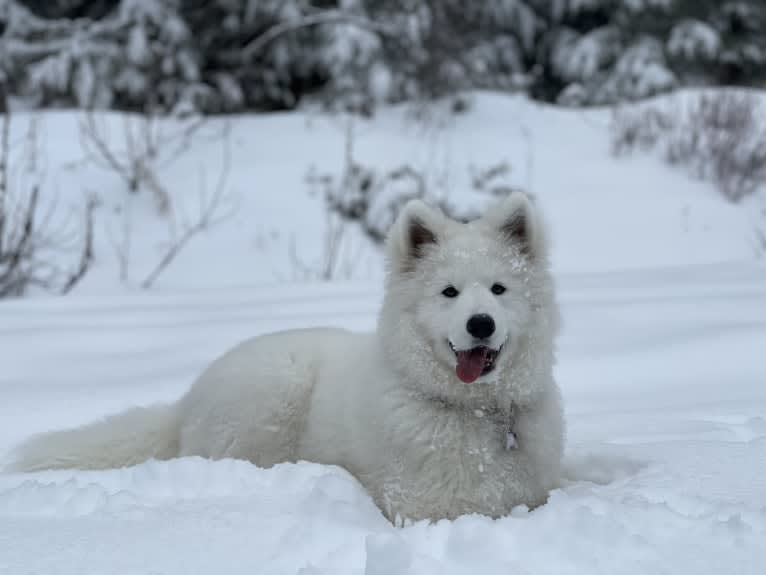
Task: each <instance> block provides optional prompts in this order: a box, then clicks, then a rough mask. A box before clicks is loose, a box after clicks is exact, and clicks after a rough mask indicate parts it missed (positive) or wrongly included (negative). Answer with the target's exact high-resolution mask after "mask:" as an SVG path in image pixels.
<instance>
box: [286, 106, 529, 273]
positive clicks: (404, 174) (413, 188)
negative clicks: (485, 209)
mask: <svg viewBox="0 0 766 575" xmlns="http://www.w3.org/2000/svg"><path fill="white" fill-rule="evenodd" d="M354 148H355V140H354V133H353V124H352V122H351V121H349V124H348V125H347V127H346V131H345V139H344V154H343V165H342V166H341V170H340V174H339V175H334V174H329V173H319V172H317V170H316V169H313V168H312V169H310V170H309V171H308V173H307V175H306V183H307V185H308V188H309V194H310V195H312V196H320V197H321V198H322V200H323V202H324V205H325V216H326V220H325V236H324V238H323V243H322V254H321V257H320V262H319V263H318V264H315V265H309V264H307V263H306V262H305V261H304V260H302V259H301V258H300V257H299V255H298V253H297V249H296V246H295V242H294V241H293V242H292V243H291V244H290V253H289V256H290V259H291V262H292V265H293V269H294V270H295V271H297V272H298V273H299V275H300V277H301V278H302V279H321V280H331V279H337V278H344V279H349V278H350V277H351V276H352V273H353V267H354V264H355V263H356V259H357V258H358V251H355V250H354V249H353V246H350V239H349V235H348V231H349V227H350V226H356V227H357V228H358V229H359V230H360V231H361V232H362V235H363V237H365V238H366V239H367V240H369V242H370V243H372V244H373V245H381V244H382V243H383V242H384V240H385V238H386V235H387V233H388V229H389V228H390V227H391V225H392V224H393V223H394V220H395V219H396V217H397V215H398V214H399V211H400V210H401V209H402V208H403V207H404V205H405V204H406V203H407V202H409V201H410V200H413V199H423V200H426V201H428V202H429V203H431V204H432V205H436V206H438V207H439V208H440V209H441V210H442V211H443V212H444V213H445V214H446V215H447V216H449V217H450V218H452V219H455V220H458V221H470V220H473V219H475V218H477V217H479V215H480V213H481V212H480V210H478V209H474V208H472V207H466V206H460V205H457V204H454V203H452V202H450V201H449V200H448V194H447V193H445V192H446V190H445V189H444V185H445V184H444V182H443V181H441V180H440V179H439V178H435V177H433V175H432V174H429V173H426V172H424V171H423V170H421V169H418V168H416V167H414V166H412V165H410V164H402V165H400V166H397V167H395V168H393V169H388V170H380V171H379V170H375V169H374V168H372V167H370V166H368V165H365V164H363V163H361V162H359V161H358V160H357V159H356V157H355V153H354ZM510 174H511V166H510V164H509V163H507V162H499V163H497V164H491V165H488V166H481V167H476V166H471V167H470V168H469V186H470V189H471V190H472V191H473V192H475V193H477V194H482V195H484V196H488V197H500V196H504V195H507V194H509V193H510V192H512V191H514V190H517V189H518V188H516V187H515V186H513V185H512V184H511V183H510ZM444 179H445V180H446V179H448V178H444Z"/></svg>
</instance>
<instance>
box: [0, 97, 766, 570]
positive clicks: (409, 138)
mask: <svg viewBox="0 0 766 575" xmlns="http://www.w3.org/2000/svg"><path fill="white" fill-rule="evenodd" d="M608 119H609V116H608V113H606V112H603V111H601V112H599V111H595V112H588V113H581V112H574V111H561V110H555V109H548V108H544V107H538V106H533V105H531V104H528V103H526V102H524V101H523V100H520V99H514V98H503V97H497V96H491V95H482V96H480V97H479V98H478V99H477V102H476V106H475V108H474V109H473V110H472V111H471V112H470V113H469V114H467V115H465V116H459V117H458V118H457V119H455V120H453V121H452V122H451V123H450V124H449V125H448V126H447V127H444V128H440V129H438V130H437V129H436V128H431V129H429V130H425V129H422V128H417V127H416V126H414V125H412V123H411V122H409V123H408V122H407V120H406V117H405V116H404V115H403V114H402V111H401V110H388V111H385V112H383V113H382V114H380V116H379V117H378V118H376V119H375V120H373V121H372V122H370V123H369V124H365V125H364V126H361V127H360V128H359V134H358V148H359V156H360V157H361V158H363V159H364V160H365V161H366V162H370V163H374V165H376V166H392V165H397V164H398V163H400V162H401V161H403V160H408V161H411V162H414V163H417V164H418V165H419V166H421V167H428V166H432V167H434V169H435V170H437V171H439V170H448V171H449V170H455V171H456V172H455V181H456V182H458V183H459V182H460V181H461V179H460V178H465V172H466V166H467V165H469V164H471V163H474V164H484V163H485V160H486V161H493V160H498V159H509V160H510V161H511V162H512V165H513V166H514V168H515V169H518V173H517V177H518V182H519V183H520V184H522V185H526V186H529V187H531V188H532V189H534V191H535V193H536V195H537V197H538V199H539V201H540V202H541V203H542V204H543V205H544V207H545V208H546V212H547V213H548V220H549V222H550V224H551V227H552V229H553V232H554V239H555V243H554V264H555V269H556V275H557V280H558V283H559V293H560V300H561V302H562V306H563V314H564V329H563V333H562V336H561V338H560V346H559V348H560V353H559V361H558V365H557V376H558V378H559V381H560V384H561V387H562V389H563V391H564V396H565V402H566V411H567V420H568V446H567V457H566V478H565V481H564V483H563V485H562V486H561V488H560V489H557V490H556V491H554V492H553V493H552V494H551V498H550V501H549V502H548V504H546V505H544V506H542V507H540V508H538V509H535V510H533V511H528V510H525V509H517V510H516V511H515V512H514V513H513V514H512V515H511V516H509V517H506V518H503V519H500V520H496V521H492V520H489V519H487V518H484V517H478V516H467V517H463V518H460V519H458V520H457V521H454V522H448V521H443V522H439V523H437V524H433V525H432V524H428V523H425V522H423V523H417V524H414V525H407V526H405V527H401V528H395V527H393V526H391V525H390V524H388V523H387V522H386V520H385V519H384V518H383V516H382V515H381V514H380V512H379V511H378V510H377V509H376V508H375V506H374V504H373V503H372V501H371V500H370V499H369V497H368V496H367V495H366V494H365V492H364V490H363V489H362V488H361V486H360V485H359V484H358V483H357V482H356V481H355V480H354V479H353V478H352V477H350V476H349V475H348V474H347V473H345V472H344V471H343V470H340V469H337V468H331V467H326V466H320V465H316V464H311V463H300V464H296V465H290V464H285V465H278V466H276V467H274V468H272V469H268V470H263V469H258V468H256V467H254V466H252V465H250V464H247V463H244V462H238V461H220V462H209V461H204V460H201V459H181V460H175V461H169V462H148V463H146V464H143V465H139V466H137V467H134V468H129V469H120V470H112V471H103V472H78V471H59V472H43V473H37V474H28V475H13V474H10V475H0V573H9V574H13V575H16V574H26V573H29V574H32V573H34V574H38V573H39V574H46V575H47V574H51V573H56V574H62V575H69V574H74V573H78V574H79V573H87V574H102V573H111V574H117V575H122V574H139V573H140V574H144V573H158V574H163V575H164V574H174V573H183V574H184V575H190V574H193V573H200V574H202V573H204V574H209V573H227V574H237V573H243V574H244V573H248V574H250V573H267V574H271V573H275V574H282V573H286V574H293V573H302V574H303V575H315V574H319V573H326V574H333V575H334V574H344V573H359V574H361V573H365V574H368V575H378V574H379V575H383V574H393V573H403V574H404V573H411V574H418V575H420V574H430V573H438V574H440V575H442V574H445V575H449V574H452V573H475V572H481V573H487V574H492V573H523V574H526V573H529V574H535V575H537V574H545V573H555V574H561V573H587V574H589V575H590V574H599V573H604V574H610V575H611V574H615V573H620V574H622V573H626V574H632V573H647V574H648V573H669V574H670V573H673V574H677V573H695V574H697V573H715V574H740V573H741V574H760V573H763V572H765V571H766V543H765V542H766V361H764V359H763V355H764V350H766V266H764V264H763V262H760V261H757V260H755V259H754V257H753V254H754V248H753V243H752V239H753V236H752V225H753V220H754V215H756V214H757V209H756V207H757V206H758V202H760V201H762V197H761V198H753V199H751V200H749V201H748V202H745V204H744V205H741V206H730V205H728V204H726V203H724V202H723V200H721V199H720V198H719V197H718V196H717V195H716V194H715V192H714V191H713V190H712V189H711V188H709V187H708V186H707V185H705V184H703V183H700V182H693V181H691V180H688V179H687V178H686V177H685V176H683V175H682V174H677V173H675V172H672V171H670V170H668V169H667V168H666V167H664V166H663V165H661V164H660V163H659V162H657V161H656V160H655V159H653V158H650V157H636V158H631V159H622V160H619V161H615V160H613V159H612V158H610V157H609V155H608V133H607V124H608ZM334 122H335V121H334V120H329V119H326V118H322V117H315V116H308V115H301V114H294V115H277V116H268V117H263V118H241V119H240V120H238V121H237V122H236V124H235V126H234V131H233V133H234V143H235V145H234V157H233V163H232V166H233V168H232V178H231V182H232V185H233V187H234V188H236V189H237V192H238V194H239V197H240V200H239V210H238V212H237V214H236V215H235V216H234V217H233V218H231V219H230V220H228V221H227V223H226V224H223V225H221V226H219V227H217V228H215V229H213V230H212V231H211V232H210V233H209V234H208V235H206V236H204V237H200V238H197V239H196V240H195V242H194V243H193V244H191V245H190V247H189V249H188V250H187V251H186V252H185V253H184V254H183V255H182V256H181V258H180V259H179V260H178V261H177V262H176V263H175V264H174V266H173V267H172V268H170V269H169V270H168V272H167V274H166V275H164V276H162V279H161V281H160V282H159V284H158V286H157V289H156V290H155V291H153V292H148V293H142V292H138V291H137V290H135V288H128V289H126V288H125V286H123V285H121V284H120V283H119V282H118V270H117V264H116V263H115V262H114V261H113V256H112V254H111V251H110V247H109V240H108V238H107V237H106V236H107V234H106V233H105V228H106V227H108V226H109V225H112V224H111V223H110V219H109V218H110V217H111V216H110V215H109V214H113V212H110V211H109V208H110V206H112V204H113V203H118V202H119V201H120V198H121V197H122V195H123V194H124V191H123V190H121V189H120V186H119V183H118V182H116V181H114V180H113V179H111V177H109V175H108V174H106V173H104V172H99V171H98V170H96V169H95V168H93V167H84V166H82V165H81V164H77V166H79V167H78V168H77V169H74V168H73V167H72V165H71V164H70V165H69V167H66V168H64V167H65V166H67V163H71V162H72V161H74V160H76V159H77V157H76V156H77V155H78V154H80V152H78V150H77V146H76V145H75V143H76V142H77V134H76V130H75V129H74V126H75V125H76V118H74V116H73V115H71V114H55V115H48V116H46V118H45V123H46V125H47V133H48V134H49V135H50V137H49V139H48V146H49V147H51V146H52V148H51V149H50V150H49V152H48V158H49V161H48V163H49V165H50V168H49V170H48V172H49V175H51V178H52V181H55V183H56V185H55V187H56V188H57V189H58V190H59V191H60V192H61V193H64V194H68V195H66V198H65V201H67V202H69V201H74V199H75V196H74V195H72V194H73V193H74V192H71V191H67V190H71V189H73V188H72V186H71V185H69V186H68V185H67V182H69V183H70V184H71V183H72V182H81V183H82V185H79V186H78V188H77V189H78V190H82V189H99V190H100V193H101V195H102V205H103V207H102V211H101V212H100V215H99V228H98V229H97V233H99V234H100V235H99V237H97V256H98V259H97V265H96V267H95V269H94V270H93V273H92V275H91V276H90V277H89V278H88V279H87V280H86V282H85V283H84V284H83V285H82V286H81V287H80V288H79V289H78V290H76V292H75V293H74V294H72V295H71V296H69V297H67V298H49V297H34V298H30V299H26V300H21V301H7V302H3V303H0V463H1V462H2V461H3V459H4V457H5V454H6V453H7V450H9V449H10V448H11V447H12V446H13V445H14V444H15V443H17V442H18V441H19V440H20V439H22V438H24V437H26V436H28V435H29V434H32V433H35V432H39V431H43V430H49V429H55V428H61V427H65V426H71V425H77V424H80V423H84V422H87V421H91V420H93V419H94V418H97V417H99V416H101V415H105V414H108V413H112V412H115V411H118V410H120V409H122V408H125V407H127V406H131V405H137V404H148V403H151V402H155V401H165V400H172V399H174V398H176V397H178V396H180V395H181V394H182V393H183V391H184V390H185V389H186V388H187V387H188V386H189V384H190V383H191V381H192V380H193V378H194V377H195V376H196V375H197V374H198V373H199V371H200V370H201V369H202V368H203V367H204V366H205V365H206V364H207V363H208V362H209V361H210V360H211V359H213V358H214V357H215V356H216V355H217V354H219V353H220V352H222V351H224V350H225V349H227V348H228V347H229V346H231V345H232V344H234V343H236V342H237V341H239V340H241V339H243V338H245V337H249V336H251V335H254V334H258V333H263V332H267V331H271V330H277V329H285V328H292V327H300V326H309V325H328V324H330V325H337V326H343V327H348V328H351V329H356V330H367V329H372V328H373V327H374V324H375V315H376V312H377V308H378V305H379V302H380V298H381V295H382V294H381V286H380V282H379V279H380V271H379V263H380V258H379V257H378V256H377V255H375V253H374V252H373V251H372V250H371V249H370V250H368V251H363V256H357V257H361V258H362V259H363V260H364V261H363V262H361V263H360V264H359V265H358V266H357V268H356V269H357V270H358V273H356V274H355V277H354V278H353V279H352V281H344V282H336V283H330V284H319V283H313V284H312V283H303V284H302V283H295V282H291V281H283V280H284V279H287V280H290V279H292V277H293V276H292V275H291V273H292V271H294V270H292V271H291V266H290V263H289V258H288V247H289V244H288V241H289V238H290V237H291V236H293V237H294V238H295V242H296V244H297V245H298V248H299V252H300V253H301V256H302V257H303V258H305V259H306V260H308V261H311V259H312V258H313V257H318V254H315V253H313V252H312V249H316V244H317V243H320V242H317V239H316V238H317V237H318V236H319V235H320V232H321V225H322V219H321V218H320V217H318V216H319V214H320V209H321V203H320V201H319V199H318V198H311V197H308V196H307V194H306V192H305V186H304V185H303V177H304V175H305V170H306V169H307V167H308V166H310V165H311V164H313V165H315V166H317V167H319V168H320V169H322V170H327V171H332V170H333V169H336V168H337V166H338V165H339V162H340V158H341V155H342V130H341V129H340V128H338V126H336V125H335V123H334ZM333 126H334V127H333ZM336 128H338V129H336ZM200 145H202V144H200ZM530 150H531V153H530ZM195 157H196V158H197V161H201V160H204V159H207V158H208V157H210V158H214V153H213V152H212V151H210V153H209V154H207V155H206V154H205V153H203V152H200V153H198V154H196V155H195ZM56 166H59V167H62V169H60V170H59V169H58V168H56ZM444 166H447V167H448V168H445V167H444ZM185 169H186V170H187V171H189V167H188V165H187V167H186V168H185ZM53 174H57V175H56V177H53ZM461 174H462V175H461ZM166 177H167V178H168V181H169V182H172V183H173V188H174V190H177V189H182V188H183V184H184V182H186V181H187V180H186V179H185V172H184V168H183V161H181V162H178V163H176V164H173V165H172V166H171V168H169V169H168V172H167V174H166ZM188 178H191V176H188ZM456 185H457V184H456ZM457 188H458V189H456V190H455V191H454V195H455V198H456V199H460V197H461V191H460V189H459V185H457ZM176 193H179V194H180V193H181V192H176ZM134 208H135V209H137V210H141V209H145V210H147V211H148V210H149V209H150V208H151V203H150V202H149V201H146V202H145V205H141V204H138V205H137V206H134ZM135 221H137V222H138V221H142V220H140V219H138V218H137V219H136V220H135ZM152 222H153V223H152ZM137 225H138V224H137ZM141 225H142V226H144V227H143V228H141V229H139V230H138V231H137V232H136V235H137V236H138V239H137V240H136V241H137V242H138V243H139V244H141V242H144V243H143V244H142V245H138V246H136V249H135V250H134V254H135V258H136V259H135V262H134V265H135V266H136V268H141V267H142V266H143V267H149V266H150V265H151V260H152V246H153V243H152V242H156V241H157V239H158V238H159V237H160V235H161V231H162V230H163V228H162V225H161V222H159V221H155V220H151V219H150V220H149V223H143V224H141ZM99 230H100V231H99ZM357 241H358V243H359V245H362V244H361V240H357ZM136 276H140V273H138V272H136ZM280 278H282V279H280Z"/></svg>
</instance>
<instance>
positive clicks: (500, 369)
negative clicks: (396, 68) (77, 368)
mask: <svg viewBox="0 0 766 575" xmlns="http://www.w3.org/2000/svg"><path fill="white" fill-rule="evenodd" d="M519 217H521V218H522V220H518V219H516V220H513V219H514V218H519ZM511 220H513V221H515V222H516V223H518V222H519V221H523V225H524V227H523V234H522V235H521V236H514V235H508V234H506V233H504V232H503V229H504V226H505V224H506V223H507V222H508V221H511ZM413 222H418V223H419V224H420V226H421V229H427V230H428V232H429V233H430V234H432V236H428V239H431V240H435V243H434V242H433V241H426V242H425V243H423V244H422V245H420V249H419V250H414V249H413V245H412V243H413V238H412V234H411V229H412V224H413ZM517 228H518V226H517ZM387 250H388V274H387V280H386V289H385V298H384V302H383V306H382V309H381V312H380V317H379V323H378V329H377V331H376V332H375V333H373V334H368V335H360V334H352V333H349V332H346V331H344V330H339V329H311V330H298V331H288V332H281V333H275V334H272V335H265V336H261V337H256V338H254V339H251V340H249V341H245V342H244V343H242V344H240V345H239V346H238V347H236V348H234V349H233V350H231V351H230V352H228V353H227V354H225V355H224V356H223V357H221V358H219V359H218V360H217V361H215V362H214V363H213V364H212V365H211V366H210V367H209V368H208V369H207V370H206V371H205V372H204V373H203V374H202V375H201V377H200V378H199V379H198V380H197V381H196V382H195V383H194V385H193V386H192V387H191V389H190V390H189V392H188V393H187V394H186V395H185V396H184V397H183V398H181V400H180V401H179V402H178V403H177V404H174V405H170V406H158V407H153V408H146V409H136V410H131V411H128V412H126V413H124V414H119V415H116V416H113V417H110V418H108V419H106V420H104V421H102V422H100V423H95V424H91V425H89V426H86V427H82V428H79V429H75V430H70V431H64V432H58V433H56V432H54V433H50V434H45V435H42V436H38V437H36V438H32V439H31V440H29V441H28V442H27V443H26V444H23V445H22V446H21V447H20V448H19V450H18V452H17V454H18V457H17V459H16V461H15V463H14V464H13V466H12V468H13V469H15V470H39V469H48V468H62V467H79V468H89V469H94V468H105V467H116V466H124V465H131V464H135V463H137V462H139V461H142V460H144V459H148V458H158V459H167V458H170V457H174V456H179V455H180V456H184V455H200V456H204V457H210V458H215V459H217V458H225V457H234V458H242V459H247V460H250V461H252V462H253V463H256V464H257V465H261V466H270V465H273V464H275V463H278V462H283V461H297V460H309V461H314V462H320V463H326V464H336V465H340V466H342V467H344V468H346V469H347V470H349V471H350V472H351V473H353V474H354V475H355V476H356V477H357V478H358V479H359V480H360V481H361V482H362V484H363V485H364V486H365V487H366V488H367V489H368V490H369V492H370V494H371V495H372V497H373V498H374V499H375V501H376V502H377V504H378V505H379V506H380V507H381V509H382V510H383V511H384V512H385V513H386V515H387V516H388V517H389V518H391V519H394V518H395V517H397V516H400V517H403V518H409V519H413V520H415V519H422V518H429V519H433V520H436V519H440V518H454V517H456V516H459V515H461V514H465V513H481V514H485V515H489V516H492V517H498V516H501V515H504V514H507V513H508V512H509V511H510V509H511V508H512V507H514V506H516V505H519V504H526V505H528V506H536V505H539V504H541V503H543V502H544V501H545V500H546V497H547V492H548V490H549V489H550V488H551V487H553V486H554V485H555V484H556V482H557V480H558V477H559V465H560V459H561V454H562V444H563V417H562V410H561V406H560V398H559V390H558V388H557V386H556V384H555V382H554V380H553V376H552V366H553V355H554V354H553V340H554V336H555V332H556V328H557V320H558V315H557V307H556V303H555V300H554V294H553V285H552V281H551V277H550V274H549V271H548V262H547V255H546V246H545V238H544V237H543V229H542V226H541V224H540V220H539V216H538V215H537V210H536V209H535V208H534V207H533V206H532V205H531V204H530V203H529V201H528V200H527V198H526V197H525V196H524V195H522V194H518V193H514V194H512V195H510V196H509V197H508V198H507V199H505V200H504V201H503V202H502V203H500V204H498V205H497V206H494V207H493V208H492V209H491V210H490V211H488V213H487V214H486V215H485V216H484V217H483V218H481V219H479V220H475V221H473V222H470V223H468V224H462V223H457V222H455V221H452V220H450V219H448V218H446V217H445V216H443V215H442V214H441V213H440V212H439V211H437V210H434V209H432V208H429V207H428V206H426V205H425V204H423V203H422V202H419V201H413V202H410V203H409V204H408V205H407V206H406V207H405V209H404V210H403V211H402V213H401V214H400V216H399V218H398V220H397V222H396V223H395V224H394V227H393V228H392V230H391V232H390V234H389V239H388V245H387ZM493 283H502V284H503V285H505V286H506V287H507V292H506V293H505V294H502V295H499V296H498V295H494V294H492V293H491V291H490V287H491V286H492V284H493ZM447 285H453V286H455V287H456V288H457V289H458V290H459V292H460V294H459V295H458V297H455V298H446V297H444V296H443V295H442V294H441V292H442V290H443V289H444V288H445V287H446V286H447ZM475 313H488V314H490V315H492V316H493V318H494V319H495V322H496V325H497V330H496V332H495V334H494V335H493V336H492V341H491V345H492V346H493V347H499V345H500V344H504V345H503V351H501V353H500V355H499V357H498V359H497V366H496V368H495V370H494V371H493V372H491V373H489V374H487V375H485V376H482V377H481V378H479V380H477V381H476V382H475V383H473V384H470V385H466V384H463V383H461V382H460V381H459V380H458V379H457V377H456V375H455V364H456V358H455V354H454V352H453V351H452V349H450V343H452V345H453V346H454V347H456V348H457V349H462V348H465V347H469V346H470V345H471V338H470V336H469V335H468V333H467V332H466V330H465V325H466V321H467V319H468V317H470V316H471V315H472V314H475ZM511 405H513V406H514V407H513V410H514V413H515V414H516V415H515V417H514V418H513V422H512V425H513V430H514V432H515V434H516V437H517V440H518V446H517V448H515V449H511V450H508V449H506V443H505V442H506V433H507V428H508V424H509V420H510V418H511Z"/></svg>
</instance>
